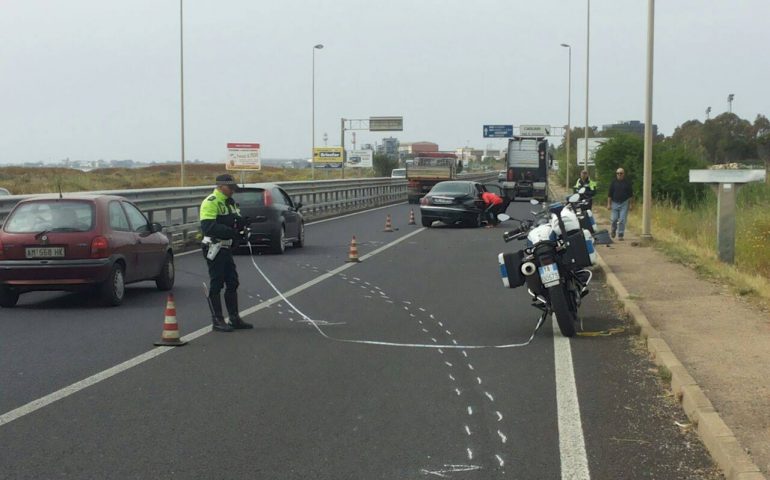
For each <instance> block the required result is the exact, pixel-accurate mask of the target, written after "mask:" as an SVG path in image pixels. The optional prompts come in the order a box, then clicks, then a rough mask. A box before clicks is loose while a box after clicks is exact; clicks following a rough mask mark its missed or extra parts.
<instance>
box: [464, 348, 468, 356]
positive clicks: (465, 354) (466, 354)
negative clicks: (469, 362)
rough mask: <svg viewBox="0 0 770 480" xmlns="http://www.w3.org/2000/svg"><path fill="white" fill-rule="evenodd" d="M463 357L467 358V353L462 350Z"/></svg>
mask: <svg viewBox="0 0 770 480" xmlns="http://www.w3.org/2000/svg"><path fill="white" fill-rule="evenodd" d="M463 357H465V358H468V352H466V351H465V350H463Z"/></svg>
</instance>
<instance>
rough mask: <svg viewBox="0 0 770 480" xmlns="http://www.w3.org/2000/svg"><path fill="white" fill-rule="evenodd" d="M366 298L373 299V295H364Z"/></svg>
mask: <svg viewBox="0 0 770 480" xmlns="http://www.w3.org/2000/svg"><path fill="white" fill-rule="evenodd" d="M364 298H372V296H371V295H364Z"/></svg>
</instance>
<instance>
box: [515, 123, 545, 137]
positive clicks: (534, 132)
mask: <svg viewBox="0 0 770 480" xmlns="http://www.w3.org/2000/svg"><path fill="white" fill-rule="evenodd" d="M550 134H551V126H550V125H520V126H519V135H521V136H522V137H546V136H548V135H550Z"/></svg>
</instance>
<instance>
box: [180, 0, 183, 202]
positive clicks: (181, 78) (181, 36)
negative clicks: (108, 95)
mask: <svg viewBox="0 0 770 480" xmlns="http://www.w3.org/2000/svg"><path fill="white" fill-rule="evenodd" d="M182 3H183V0H179V87H180V89H179V90H180V92H181V93H180V95H181V101H180V114H181V141H182V163H181V168H180V172H179V178H180V180H179V185H180V186H182V187H184V27H183V23H182Z"/></svg>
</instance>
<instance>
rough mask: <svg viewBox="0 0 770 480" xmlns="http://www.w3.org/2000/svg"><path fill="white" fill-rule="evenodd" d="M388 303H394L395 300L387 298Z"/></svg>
mask: <svg viewBox="0 0 770 480" xmlns="http://www.w3.org/2000/svg"><path fill="white" fill-rule="evenodd" d="M385 301H386V302H388V303H393V300H385Z"/></svg>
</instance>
